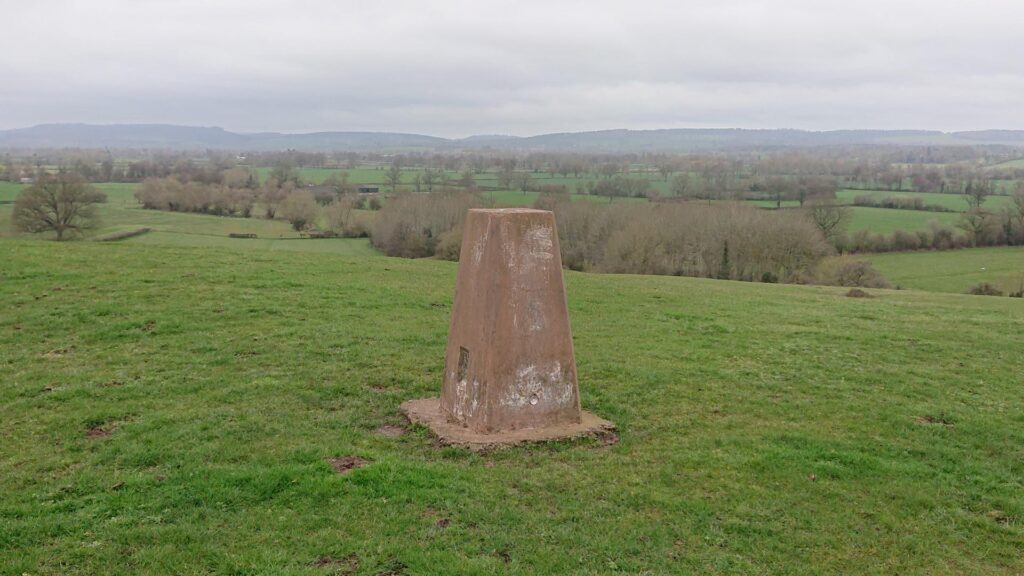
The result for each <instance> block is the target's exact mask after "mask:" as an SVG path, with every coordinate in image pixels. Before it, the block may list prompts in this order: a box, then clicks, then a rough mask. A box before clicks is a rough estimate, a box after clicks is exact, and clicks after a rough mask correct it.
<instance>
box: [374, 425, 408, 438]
mask: <svg viewBox="0 0 1024 576" xmlns="http://www.w3.org/2000/svg"><path fill="white" fill-rule="evenodd" d="M374 432H376V434H377V435H378V436H384V437H385V438H398V437H400V436H401V435H402V434H405V428H402V427H401V426H394V425H391V424H385V425H383V426H381V427H380V428H377V429H376V430H374Z"/></svg>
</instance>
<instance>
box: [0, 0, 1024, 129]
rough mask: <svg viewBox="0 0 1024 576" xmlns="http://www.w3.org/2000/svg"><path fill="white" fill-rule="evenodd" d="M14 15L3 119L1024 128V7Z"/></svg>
mask: <svg viewBox="0 0 1024 576" xmlns="http://www.w3.org/2000/svg"><path fill="white" fill-rule="evenodd" d="M0 7H2V8H3V10H2V14H3V15H4V22H5V26H4V30H3V33H2V34H0V128H18V127H25V126H31V125H34V124H39V123H48V122H88V123H137V122H152V123H172V124H187V125H203V126H223V127H225V128H227V129H229V130H235V131H244V132H252V131H261V130H273V131H283V132H306V131H321V130H374V131H378V130H379V131H399V132H417V133H426V134H434V135H439V136H465V135H470V134H516V135H530V134H537V133H545V132H561V131H578V130H597V129H606V128H638V129H639V128H678V127H742V128H774V127H786V128H807V129H836V128H929V129H940V130H969V129H983V128H1016V129H1024V0H960V1H943V0H921V1H917V0H858V1H852V0H842V1H833V0H774V1H768V0H764V1H759V2H755V1H746V2H743V1H736V0H708V1H704V0H697V1H685V0H680V1H676V2H655V1H646V0H631V1H615V2H611V1H599V0H588V1H585V2H560V1H558V0H545V1H533V0H516V1H512V2H492V1H487V0H477V1H467V2H456V1H435V2H426V1H408V2H406V1H401V0H399V1H383V0H381V1H376V2H374V1H369V0H364V1H360V2H346V1H339V0H323V1H320V0H290V1H284V0H280V1H278V0H89V1H73V0H66V1H55V0H31V1H29V0H0Z"/></svg>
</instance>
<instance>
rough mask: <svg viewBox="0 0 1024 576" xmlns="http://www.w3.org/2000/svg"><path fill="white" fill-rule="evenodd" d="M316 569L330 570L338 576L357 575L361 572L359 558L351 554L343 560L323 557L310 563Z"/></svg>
mask: <svg viewBox="0 0 1024 576" xmlns="http://www.w3.org/2000/svg"><path fill="white" fill-rule="evenodd" d="M310 566H313V567H314V568H329V569H331V570H332V571H334V572H335V573H336V574H355V573H356V571H357V570H359V556H356V555H355V554H349V555H348V556H345V557H343V558H335V557H333V556H321V557H319V558H317V559H316V560H314V561H313V562H312V563H310Z"/></svg>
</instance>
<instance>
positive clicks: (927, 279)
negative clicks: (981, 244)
mask: <svg viewBox="0 0 1024 576" xmlns="http://www.w3.org/2000/svg"><path fill="white" fill-rule="evenodd" d="M867 259H868V260H870V261H871V263H872V264H873V265H874V266H875V268H877V269H878V271H879V272H881V273H882V274H883V275H884V276H885V277H886V278H888V279H889V280H890V281H891V282H892V283H893V284H898V285H900V286H902V287H904V288H913V289H915V290H930V291H935V292H959V293H963V292H966V291H967V289H968V288H970V287H971V286H974V285H975V284H978V283H979V282H989V283H992V284H995V285H996V286H999V287H1000V289H1002V290H1003V291H1004V292H1010V291H1016V290H1019V289H1020V288H1021V286H1022V285H1024V248H1020V247H1000V248H972V249H969V250H951V251H946V252H906V253H897V254H872V255H868V256H867Z"/></svg>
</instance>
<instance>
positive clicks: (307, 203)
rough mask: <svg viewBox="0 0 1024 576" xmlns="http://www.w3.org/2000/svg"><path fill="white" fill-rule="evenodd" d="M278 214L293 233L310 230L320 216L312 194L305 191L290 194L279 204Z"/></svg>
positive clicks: (318, 207)
mask: <svg viewBox="0 0 1024 576" xmlns="http://www.w3.org/2000/svg"><path fill="white" fill-rule="evenodd" d="M278 214H280V216H281V217H282V218H284V219H285V220H287V221H288V222H290V223H291V225H292V228H294V229H295V231H297V232H298V231H301V230H305V229H307V228H312V227H313V226H315V225H316V221H317V218H319V216H320V205H319V204H317V203H316V198H314V197H313V194H311V193H310V192H307V191H305V190H300V191H298V192H292V193H291V194H290V195H289V196H288V197H287V198H285V199H284V200H283V201H282V202H281V206H280V207H279V208H278Z"/></svg>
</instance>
